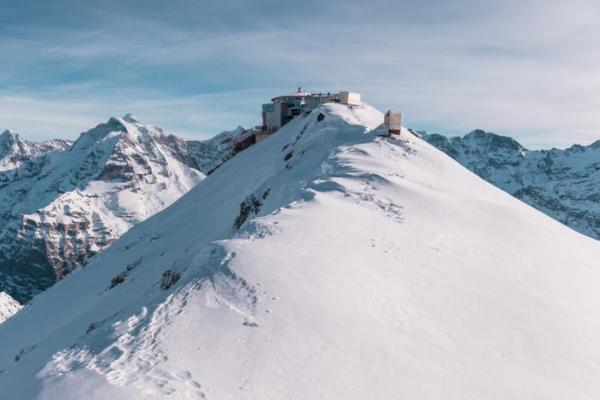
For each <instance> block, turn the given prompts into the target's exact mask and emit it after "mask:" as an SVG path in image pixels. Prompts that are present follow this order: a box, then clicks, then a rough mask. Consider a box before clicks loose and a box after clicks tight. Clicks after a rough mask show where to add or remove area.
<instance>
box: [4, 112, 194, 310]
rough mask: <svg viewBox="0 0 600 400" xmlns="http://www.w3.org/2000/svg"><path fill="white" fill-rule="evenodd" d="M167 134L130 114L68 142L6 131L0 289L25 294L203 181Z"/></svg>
mask: <svg viewBox="0 0 600 400" xmlns="http://www.w3.org/2000/svg"><path fill="white" fill-rule="evenodd" d="M164 137H165V135H164V133H163V132H162V130H161V129H160V128H158V127H155V126H151V125H149V126H145V125H143V124H140V123H139V122H137V121H136V120H135V119H134V118H133V117H132V116H131V115H127V116H125V117H123V118H111V119H110V120H109V121H108V122H106V123H104V124H100V125H98V126H96V127H95V128H93V129H91V130H89V131H87V132H85V133H82V134H81V135H80V137H79V138H78V139H77V140H76V141H75V142H74V143H73V144H72V145H70V143H68V142H48V143H44V144H39V145H35V144H32V143H30V142H27V141H24V140H21V139H20V137H19V136H18V135H15V134H12V133H6V132H5V133H4V134H3V135H2V136H1V137H0V139H1V140H0V145H1V146H0V149H1V150H2V152H1V153H0V154H2V155H4V158H3V160H11V161H10V162H11V164H10V168H9V169H6V170H5V171H3V174H4V175H2V177H3V178H4V179H3V180H2V181H0V226H1V229H0V290H5V291H7V292H9V293H11V294H12V295H13V296H14V297H15V298H17V299H18V300H20V301H26V300H29V299H30V298H31V296H32V295H34V294H36V293H38V292H39V291H40V290H43V289H45V288H46V287H48V286H50V285H52V284H53V283H54V282H55V281H56V280H58V279H61V278H62V277H63V276H64V275H65V274H66V273H68V272H70V271H71V270H72V269H73V268H75V267H76V266H78V265H81V264H84V263H85V262H87V260H88V259H89V258H90V257H91V256H93V255H94V254H96V253H98V252H99V251H101V250H102V249H104V248H105V247H107V246H108V245H110V244H111V243H112V242H113V241H114V240H116V239H117V238H118V237H120V235H122V234H123V233H124V232H126V231H127V230H128V229H129V228H130V227H131V226H133V225H134V224H135V223H138V222H140V221H143V220H144V219H146V218H147V217H149V216H151V215H153V214H155V213H156V212H158V211H160V210H162V209H163V208H165V207H166V206H168V205H169V204H171V203H172V202H173V201H175V200H176V199H177V198H179V196H181V195H182V194H183V193H185V192H186V191H187V190H189V189H190V188H192V187H193V186H194V185H195V184H196V183H198V182H199V181H200V180H202V179H203V178H204V174H202V173H201V172H199V171H197V170H196V169H194V168H192V167H190V166H188V165H187V163H186V160H184V159H179V158H178V157H177V152H176V151H175V150H176V149H175V148H174V147H172V146H169V143H167V142H166V141H165V140H163V139H164ZM65 149H66V150H65ZM15 154H18V155H19V156H18V157H15ZM15 160H16V161H15ZM23 160H25V161H23ZM3 165H9V164H8V163H6V164H3Z"/></svg>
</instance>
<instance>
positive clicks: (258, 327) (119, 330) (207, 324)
mask: <svg viewBox="0 0 600 400" xmlns="http://www.w3.org/2000/svg"><path fill="white" fill-rule="evenodd" d="M382 120H383V117H382V115H381V113H379V112H378V111H377V110H374V109H372V108H370V107H368V106H366V105H363V106H361V107H357V108H348V107H346V106H343V105H339V104H328V105H325V106H322V107H321V108H320V109H318V110H315V111H314V112H313V113H312V114H311V115H309V116H307V117H299V118H297V119H294V120H293V121H291V122H290V123H289V124H287V125H286V126H285V127H283V128H282V129H281V130H279V131H277V132H276V133H275V134H274V135H273V136H272V137H271V138H270V139H269V140H266V141H263V142H260V143H259V144H257V145H255V146H253V147H251V148H249V149H248V150H245V151H244V152H242V153H240V154H239V155H237V156H236V157H234V158H232V159H231V160H230V161H228V162H227V163H225V164H224V165H222V166H221V167H220V168H218V169H217V170H216V171H215V172H214V173H212V174H211V175H209V176H208V177H207V178H206V179H205V180H204V181H203V182H202V183H201V184H199V185H197V186H196V187H195V188H194V189H192V190H190V191H189V192H188V193H186V194H185V195H184V196H182V198H181V199H179V200H178V201H177V202H175V203H174V204H173V205H172V206H171V207H169V208H167V209H165V210H164V211H163V212H161V213H159V214H156V215H154V216H153V217H151V218H149V219H147V220H146V221H144V222H142V223H140V224H138V225H136V226H134V227H133V228H132V229H131V230H130V231H128V232H127V233H126V234H125V235H124V236H123V237H122V238H121V239H120V240H118V241H117V242H116V243H115V244H113V245H112V246H111V247H109V248H108V249H106V250H105V251H103V252H102V253H100V254H98V255H97V256H96V257H95V258H94V259H92V260H91V261H90V262H89V264H88V265H87V266H86V268H83V269H80V270H78V271H77V272H76V273H73V274H70V275H69V276H68V277H67V278H66V279H64V280H63V281H62V282H60V283H59V284H57V285H55V286H54V287H52V288H50V289H49V290H47V291H45V292H44V293H42V294H40V295H39V296H38V297H36V298H35V299H34V301H33V303H32V304H30V305H29V306H28V307H27V308H25V309H24V310H22V311H21V312H19V313H18V314H17V315H16V316H14V317H13V318H11V319H10V320H8V321H7V322H6V323H4V324H3V325H2V326H0V343H2V344H3V346H0V370H3V372H2V373H1V374H0V387H2V388H3V391H4V392H5V393H10V395H11V396H12V397H13V398H23V399H28V398H38V399H41V400H44V399H56V398H64V399H75V398H81V397H85V398H88V399H92V400H94V399H96V400H97V399H114V398H119V399H142V398H166V397H169V398H173V399H188V398H192V399H193V398H198V399H200V398H209V399H210V398H213V399H222V398H228V399H248V398H252V399H253V398H276V399H294V398H319V399H339V398H344V399H366V398H368V399H392V398H407V399H418V398H423V399H449V398H455V399H465V400H469V399H478V400H479V399H482V398H486V399H506V398H543V399H561V400H562V399H564V398H581V399H584V398H594V396H595V395H596V394H597V393H598V392H599V391H600V383H599V381H598V380H597V378H596V377H597V376H598V375H599V374H600V363H599V362H598V360H599V359H600V350H599V349H600V322H599V321H598V319H597V318H596V314H597V309H598V307H599V306H600V292H599V291H598V286H599V285H600V271H599V270H598V268H597V260H598V258H599V256H600V243H598V241H595V240H592V239H590V238H587V237H585V236H583V235H580V234H578V233H576V232H574V231H572V230H570V229H568V228H566V227H565V226H564V225H562V224H560V223H558V222H556V221H554V220H552V219H550V218H549V217H547V216H545V215H543V214H542V213H540V212H538V211H536V210H534V209H533V208H531V207H528V206H527V205H525V204H523V203H522V202H520V201H518V200H516V199H515V198H514V197H512V196H510V195H508V194H507V193H505V192H503V191H501V190H499V189H497V188H496V187H494V186H492V185H490V184H488V183H486V182H485V181H483V180H481V179H479V178H478V177H477V176H476V175H474V174H472V173H471V172H469V171H468V170H467V169H465V168H463V167H462V166H460V165H459V164H458V163H456V162H454V161H453V160H452V159H450V158H449V157H447V156H446V155H445V154H443V153H442V152H440V151H438V150H436V149H435V148H433V147H432V146H430V145H429V144H427V143H425V142H424V141H422V140H420V139H418V138H416V137H414V136H412V135H411V134H410V133H409V132H408V131H406V130H403V135H402V136H403V137H402V139H401V140H396V139H392V138H388V137H381V136H380V135H381V134H384V133H385V132H386V129H385V127H378V125H379V124H380V123H381V122H382ZM40 321H44V329H31V327H32V326H37V325H36V324H39V323H40ZM540 366H543V367H540Z"/></svg>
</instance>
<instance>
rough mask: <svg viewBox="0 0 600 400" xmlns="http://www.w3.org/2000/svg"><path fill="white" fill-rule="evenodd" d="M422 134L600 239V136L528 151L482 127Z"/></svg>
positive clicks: (489, 178)
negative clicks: (586, 143) (446, 133)
mask: <svg viewBox="0 0 600 400" xmlns="http://www.w3.org/2000/svg"><path fill="white" fill-rule="evenodd" d="M423 138H424V139H425V140H426V141H428V142H429V143H430V144H432V145H434V146H435V147H437V148H438V149H440V150H442V151H444V152H445V153H446V154H448V155H450V156H451V157H452V158H454V159H455V160H456V161H458V162H459V163H461V164H462V165H464V166H465V167H467V168H468V169H470V170H471V171H473V172H475V173H476V174H477V175H479V176H480V177H482V178H483V179H485V180H487V181H489V182H491V183H493V184H494V185H496V186H498V187H499V188H501V189H503V190H505V191H507V192H509V193H511V194H513V195H514V196H516V197H517V198H519V199H521V200H523V201H524V202H526V203H528V204H529V205H531V206H533V207H535V208H537V209H539V210H541V211H542V212H544V213H546V214H548V215H549V216H551V217H553V218H555V219H557V220H559V221H560V222H562V223H564V224H566V225H568V226H570V227H571V228H573V229H575V230H577V231H579V232H581V233H584V234H586V235H589V236H591V237H594V238H596V239H600V140H599V141H596V142H594V143H592V144H591V145H589V146H581V145H573V146H571V147H569V148H567V149H565V150H560V149H552V150H527V149H526V148H525V147H523V146H522V145H521V144H519V143H518V142H517V141H516V140H514V139H512V138H510V137H506V136H500V135H496V134H494V133H489V132H484V131H482V130H476V131H473V132H471V133H469V134H467V135H465V136H464V137H446V136H443V135H440V134H426V133H425V134H423Z"/></svg>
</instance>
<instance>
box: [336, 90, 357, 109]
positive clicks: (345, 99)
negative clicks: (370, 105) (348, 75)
mask: <svg viewBox="0 0 600 400" xmlns="http://www.w3.org/2000/svg"><path fill="white" fill-rule="evenodd" d="M340 103H342V104H347V105H349V106H358V105H360V93H356V92H348V91H341V92H340Z"/></svg>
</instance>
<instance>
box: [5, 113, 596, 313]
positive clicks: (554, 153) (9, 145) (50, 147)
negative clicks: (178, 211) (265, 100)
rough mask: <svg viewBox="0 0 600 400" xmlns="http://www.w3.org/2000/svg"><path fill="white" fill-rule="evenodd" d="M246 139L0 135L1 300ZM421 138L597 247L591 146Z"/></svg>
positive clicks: (165, 199)
mask: <svg viewBox="0 0 600 400" xmlns="http://www.w3.org/2000/svg"><path fill="white" fill-rule="evenodd" d="M244 132H245V131H244V129H243V128H241V127H238V128H237V129H235V130H232V131H226V132H222V133H220V134H218V135H216V136H215V137H213V138H211V139H209V140H205V141H189V140H187V141H186V140H183V139H181V138H179V137H177V136H174V135H169V134H165V133H164V131H163V130H162V129H161V128H159V127H157V126H154V125H143V124H141V123H139V122H138V121H136V120H135V119H134V117H133V116H131V115H126V116H124V117H123V118H111V119H110V120H109V121H107V122H106V123H103V124H100V125H98V126H97V127H95V128H93V129H91V130H89V131H87V132H85V133H82V134H81V136H80V137H79V138H78V139H77V140H76V141H74V142H72V141H68V140H51V141H47V142H43V143H33V142H30V141H27V140H25V139H22V138H21V136H20V135H18V134H16V133H13V132H10V131H5V132H4V133H2V134H0V224H1V225H0V226H2V229H1V230H0V291H5V292H7V293H8V294H10V295H11V296H12V297H14V298H15V299H17V300H18V301H19V302H21V303H24V302H27V301H29V300H30V299H31V298H32V297H33V296H35V295H36V294H38V293H40V292H41V291H43V290H45V289H46V288H48V287H49V286H51V285H53V284H54V283H55V282H57V281H58V280H60V279H62V278H63V277H64V276H65V275H66V274H68V273H69V272H71V271H72V270H73V269H75V268H76V267H78V266H80V265H85V264H86V263H87V262H88V261H89V259H90V258H91V257H93V256H94V255H96V254H98V252H100V251H102V250H103V249H105V248H106V247H108V246H109V245H110V244H112V243H113V242H114V241H116V240H117V239H118V238H119V237H120V236H121V235H122V234H124V233H125V232H126V231H127V230H129V229H130V228H131V227H132V226H133V225H134V224H136V223H139V222H140V221H143V220H145V219H146V218H148V217H150V216H151V215H154V214H155V213H157V212H158V211H160V210H162V209H164V208H165V207H167V206H168V205H170V204H171V203H172V202H173V201H175V200H176V199H178V198H179V197H180V196H181V195H183V194H184V193H185V192H187V191H188V190H189V189H191V188H192V187H194V186H195V185H196V184H197V183H198V182H200V181H201V180H203V179H204V178H205V177H206V175H208V174H210V173H211V172H213V171H215V170H216V169H217V168H219V167H220V166H221V165H223V164H224V163H225V162H226V161H228V160H230V159H231V158H232V157H233V156H234V155H235V151H234V148H235V146H234V143H235V140H236V138H238V137H241V135H243V133H244ZM420 136H421V137H422V138H423V139H424V140H426V141H427V142H429V143H430V144H432V145H434V146H435V147H437V148H438V149H440V150H442V151H443V152H445V153H446V154H447V155H449V156H450V157H452V158H454V159H455V160H456V161H458V162H459V163H460V164H462V165H463V166H465V167H466V168H468V169H470V170H471V171H473V172H475V173H476V174H477V175H479V176H480V177H481V178H483V179H485V180H486V181H488V182H490V183H492V184H494V185H495V186H497V187H499V188H501V189H503V190H505V191H506V192H508V193H510V194H512V195H513V196H515V197H517V198H519V199H520V200H523V201H524V202H525V203H527V204H529V205H531V206H533V207H534V208H536V209H538V210H540V211H542V212H544V213H546V214H547V215H549V216H551V217H553V218H555V219H556V220H558V221H560V222H562V223H564V224H565V225H567V226H569V227H571V228H573V229H575V230H577V231H578V232H581V233H583V234H586V235H588V236H591V237H593V238H596V239H600V141H598V142H595V143H593V144H591V145H589V146H580V145H574V146H572V147H570V148H568V149H565V150H559V149H552V150H534V151H532V150H528V149H526V148H525V147H524V146H522V145H521V144H519V143H518V142H517V141H515V140H514V139H512V138H509V137H505V136H500V135H496V134H493V133H489V132H485V131H482V130H475V131H473V132H471V133H469V134H467V135H465V136H464V137H446V136H443V135H440V134H428V133H425V132H421V133H420Z"/></svg>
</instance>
